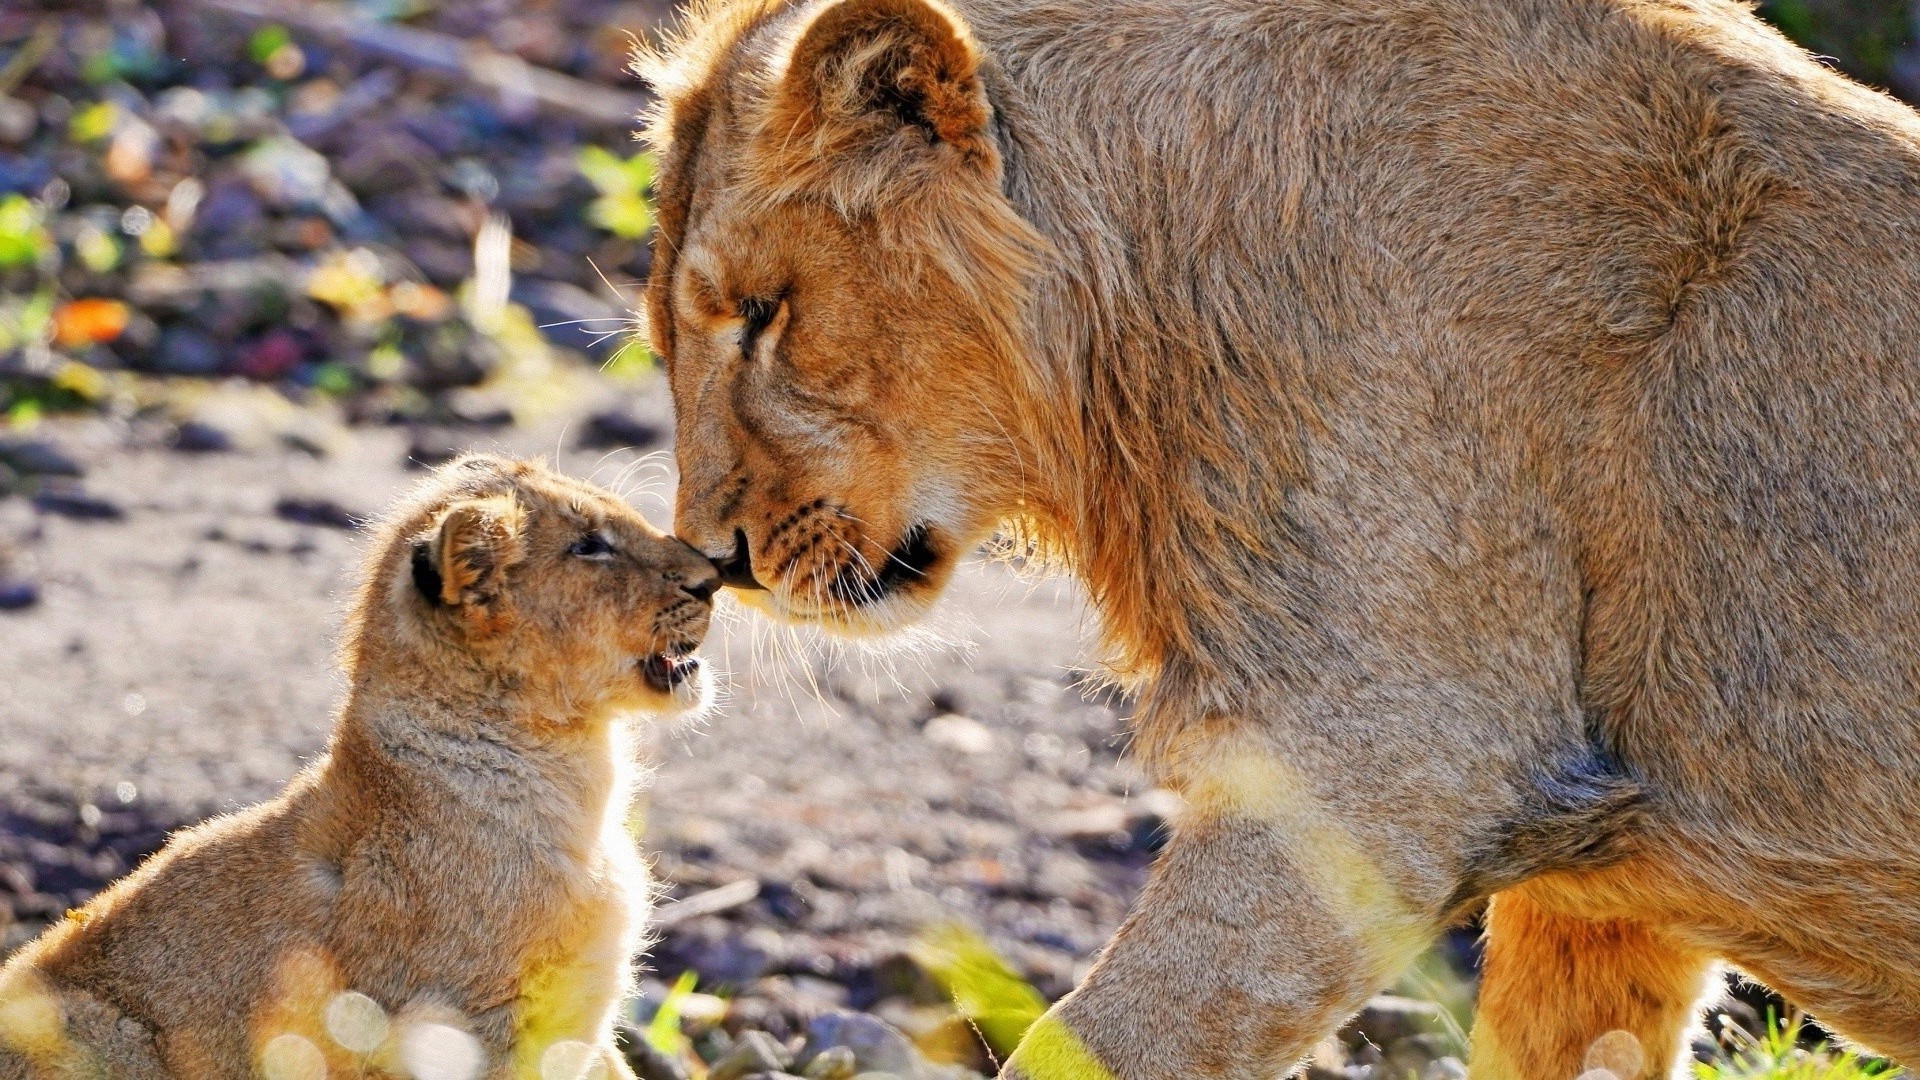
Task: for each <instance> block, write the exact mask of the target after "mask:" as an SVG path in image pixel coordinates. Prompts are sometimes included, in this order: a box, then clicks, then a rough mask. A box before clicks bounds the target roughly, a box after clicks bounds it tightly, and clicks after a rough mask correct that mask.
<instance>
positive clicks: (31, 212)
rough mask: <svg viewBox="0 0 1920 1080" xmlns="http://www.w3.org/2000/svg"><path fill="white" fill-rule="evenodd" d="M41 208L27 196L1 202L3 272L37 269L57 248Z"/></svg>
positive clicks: (0, 254) (8, 197) (15, 196)
mask: <svg viewBox="0 0 1920 1080" xmlns="http://www.w3.org/2000/svg"><path fill="white" fill-rule="evenodd" d="M41 217H42V215H41V213H40V208H39V207H38V206H35V205H34V204H33V202H32V201H31V200H29V199H28V198H27V197H26V196H24V195H18V194H15V195H8V196H7V197H6V198H4V199H0V270H5V269H10V268H13V267H19V266H33V265H35V264H36V263H38V262H39V261H40V260H41V259H42V258H44V257H45V256H46V255H47V253H48V252H49V251H51V250H52V248H53V237H52V236H51V235H49V234H48V232H47V227H46V224H45V222H43V221H42V220H41Z"/></svg>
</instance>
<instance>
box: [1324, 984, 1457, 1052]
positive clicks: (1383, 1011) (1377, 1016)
mask: <svg viewBox="0 0 1920 1080" xmlns="http://www.w3.org/2000/svg"><path fill="white" fill-rule="evenodd" d="M1441 1027H1442V1023H1441V1020H1440V1006H1438V1005H1435V1004H1434V1003H1433V1002H1430V1001H1416V1000H1414V999H1413V998H1404V997H1399V996H1396V995H1394V994H1378V995H1375V996H1374V998H1373V1000H1372V1001H1369V1002H1367V1004H1366V1007H1365V1008H1362V1009H1361V1010H1360V1013H1359V1015H1357V1016H1355V1017H1354V1018H1353V1019H1352V1020H1349V1021H1348V1022H1347V1025H1346V1026H1345V1027H1343V1028H1341V1029H1340V1039H1341V1041H1342V1042H1345V1043H1346V1044H1347V1045H1348V1046H1353V1045H1355V1044H1357V1043H1359V1042H1361V1041H1362V1037H1363V1036H1364V1037H1365V1039H1367V1040H1371V1041H1372V1042H1375V1043H1378V1044H1379V1045H1381V1046H1391V1045H1392V1044H1393V1043H1395V1042H1398V1041H1399V1040H1401V1039H1404V1038H1407V1037H1408V1036H1411V1035H1420V1034H1425V1033H1427V1032H1434V1031H1439V1030H1440V1029H1441Z"/></svg>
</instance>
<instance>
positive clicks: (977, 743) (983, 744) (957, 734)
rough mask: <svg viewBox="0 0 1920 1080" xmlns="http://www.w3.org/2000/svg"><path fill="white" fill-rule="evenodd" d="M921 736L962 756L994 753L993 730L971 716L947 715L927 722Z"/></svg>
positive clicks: (921, 730)
mask: <svg viewBox="0 0 1920 1080" xmlns="http://www.w3.org/2000/svg"><path fill="white" fill-rule="evenodd" d="M920 734H921V735H922V736H924V737H925V738H926V740H927V741H928V742H930V743H933V744H935V745H937V746H944V747H946V748H947V749H949V750H954V751H958V752H959V753H962V754H990V753H992V752H993V746H994V737H993V729H992V728H990V727H988V726H987V725H985V724H983V723H981V722H980V721H978V720H975V719H973V718H972V717H969V716H961V715H959V714H957V713H945V714H943V715H940V716H936V717H934V718H933V719H931V720H929V721H927V726H926V727H923V728H921V729H920Z"/></svg>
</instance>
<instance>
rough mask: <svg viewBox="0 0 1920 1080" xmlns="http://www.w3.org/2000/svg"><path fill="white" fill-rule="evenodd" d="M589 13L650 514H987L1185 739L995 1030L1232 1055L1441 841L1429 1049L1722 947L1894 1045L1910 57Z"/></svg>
mask: <svg viewBox="0 0 1920 1080" xmlns="http://www.w3.org/2000/svg"><path fill="white" fill-rule="evenodd" d="M646 67H647V70H648V74H649V77H650V78H652V80H653V81H654V84H655V86H656V88H657V89H658V90H659V91H660V93H661V95H662V105H661V107H660V110H659V113H658V115H657V116H656V117H655V118H654V122H653V125H652V137H653V140H654V143H655V145H656V146H657V147H658V148H659V149H660V151H661V153H662V161H661V167H660V169H659V172H658V174H657V180H656V190H657V191H658V193H659V196H660V217H659V221H660V233H659V237H658V240H657V242H656V247H655V251H656V256H655V259H654V263H653V279H652V282H651V289H650V291H649V309H650V310H649V318H650V323H651V327H650V330H651V334H652V337H653V340H654V343H655V345H656V347H657V350H658V351H659V353H660V354H661V355H662V356H663V357H664V358H665V359H666V361H667V364H668V367H669V372H670V376H671V380H672V385H673V393H674V397H675V401H676V404H677V407H678V410H679V427H678V440H679V441H678V447H677V449H678V453H679V458H680V466H681V471H682V485H681V490H680V505H679V518H678V528H679V531H680V533H681V535H682V536H685V537H687V538H688V539H689V540H690V541H692V542H693V543H695V544H697V545H699V546H701V547H702V548H703V549H704V550H706V551H707V552H708V553H709V554H710V555H712V556H715V557H720V558H723V559H725V560H726V562H727V567H728V569H729V579H730V580H732V581H736V582H738V583H740V584H742V585H750V584H753V583H758V584H762V585H765V586H767V591H765V592H757V593H751V594H747V598H748V599H749V602H752V603H757V604H759V605H760V606H762V607H763V608H766V609H768V610H771V611H774V612H777V613H779V614H781V615H784V616H786V617H789V618H797V619H806V620H811V621H816V622H819V623H823V624H826V625H829V626H835V627H839V628H842V629H845V630H848V631H851V632H867V631H874V630H884V629H887V628H890V627H892V626H894V625H897V624H899V623H901V622H903V621H905V620H907V619H910V618H913V617H915V616H917V615H918V614H919V613H920V612H922V611H923V610H925V608H926V607H927V605H928V604H929V603H930V602H931V600H932V598H933V596H934V595H935V594H936V593H937V592H938V591H939V589H940V587H941V586H942V584H943V583H944V582H945V581H946V580H947V576H948V574H949V573H950V571H951V568H952V566H953V563H954V561H955V559H956V558H958V557H959V556H961V555H963V554H964V553H965V552H967V551H968V550H970V549H971V548H973V547H974V545H976V544H977V543H979V542H980V541H981V540H982V539H984V538H985V537H987V536H988V535H990V534H991V533H993V532H994V531H995V530H999V529H1008V528H1011V529H1012V530H1013V533H1014V535H1015V536H1016V537H1021V538H1024V539H1025V540H1026V541H1029V542H1031V543H1032V544H1033V545H1034V546H1035V547H1036V548H1037V549H1038V550H1039V551H1041V552H1042V553H1048V554H1055V555H1058V556H1060V557H1062V558H1063V560H1064V561H1065V562H1066V564H1068V565H1069V566H1071V568H1072V569H1073V570H1074V571H1075V572H1077V573H1078V574H1079V575H1080V576H1081V577H1082V578H1083V580H1084V581H1085V582H1086V584H1087V586H1088V588H1089V591H1090V592H1091V594H1092V597H1093V599H1094V602H1095V604H1096V605H1097V607H1098V609H1099V613H1100V617H1101V620H1102V623H1103V626H1104V628H1105V631H1106V636H1107V640H1108V642H1109V644H1110V645H1111V646H1112V648H1113V653H1114V667H1115V670H1116V671H1117V672H1118V673H1119V674H1120V675H1121V677H1123V678H1126V679H1129V680H1131V681H1132V682H1133V684H1134V685H1135V686H1136V687H1137V688H1138V690H1139V692H1140V702H1141V707H1140V710H1139V716H1138V723H1139V736H1140V737H1139V746H1140V747H1141V749H1142V752H1143V754H1144V756H1145V759H1146V760H1147V762H1148V763H1149V765H1150V766H1151V767H1152V768H1154V769H1156V770H1157V771H1158V773H1159V775H1160V776H1161V777H1162V778H1163V779H1164V780H1165V781H1166V782H1168V783H1171V784H1175V785H1178V786H1180V787H1182V788H1184V789H1185V790H1186V791H1187V792H1188V794H1189V795H1190V796H1191V798H1190V812H1189V816H1188V820H1187V821H1186V822H1185V823H1184V824H1183V825H1182V827H1181V829H1180V832H1179V835H1177V836H1176V837H1175V838H1174V840H1173V841H1172V843H1171V844H1170V845H1169V846H1168V849H1167V852H1166V854H1165V856H1164V858H1163V860H1162V862H1161V865H1160V867H1159V869H1158V871H1157V874H1156V876H1155V878H1154V880H1153V882H1152V883H1151V885H1150V886H1149V887H1148V888H1147V890H1146V893H1145V895H1144V897H1143V898H1142V900H1141V902H1140V906H1139V909H1138V911H1137V913H1136V914H1135V916H1134V918H1133V919H1132V920H1131V921H1130V922H1129V923H1128V924H1127V925H1126V927H1125V928H1124V929H1122V930H1121V932H1120V934H1119V936H1118V937H1117V938H1116V939H1115V941H1114V943H1113V944H1112V946H1111V947H1110V948H1108V949H1107V951H1106V952H1105V953H1104V954H1103V956H1102V957H1101V960H1100V962H1099V964H1098V965H1097V966H1096V967H1095V968H1094V969H1093V971H1092V973H1091V974H1090V975H1089V976H1088V977H1087V979H1086V981H1085V983H1084V984H1083V985H1082V986H1081V988H1080V989H1079V991H1078V992H1077V993H1076V994H1075V995H1074V996H1073V997H1071V998H1070V999H1068V1000H1067V1001H1065V1002H1064V1003H1062V1005H1061V1006H1060V1007H1059V1009H1058V1010H1057V1011H1056V1012H1055V1013H1054V1016H1053V1019H1052V1020H1050V1021H1049V1022H1048V1023H1047V1024H1043V1025H1042V1027H1041V1028H1039V1029H1038V1034H1037V1035H1036V1037H1035V1038H1033V1039H1030V1040H1029V1044H1028V1048H1027V1049H1023V1051H1022V1053H1021V1054H1020V1055H1017V1056H1016V1058H1015V1068H1016V1071H1019V1070H1021V1069H1024V1070H1025V1071H1027V1072H1030V1073H1038V1072H1041V1071H1042V1066H1047V1067H1052V1066H1060V1067H1063V1068H1064V1067H1070V1066H1073V1065H1074V1064H1075V1063H1076V1062H1078V1063H1085V1062H1086V1061H1088V1060H1098V1061H1099V1062H1101V1063H1102V1064H1103V1065H1104V1067H1105V1068H1106V1069H1107V1070H1108V1071H1110V1072H1111V1073H1112V1074H1113V1075H1114V1076H1117V1077H1120V1078H1122V1080H1158V1078H1164V1077H1174V1076H1177V1077H1196V1078H1197V1077H1247V1078H1267V1077H1272V1076H1277V1075H1281V1074H1283V1073H1284V1072H1285V1071H1286V1070H1287V1069H1289V1068H1291V1067H1292V1066H1293V1064H1294V1063H1295V1062H1296V1061H1298V1060H1299V1059H1300V1057H1301V1055H1302V1054H1303V1053H1304V1052H1305V1051H1306V1050H1307V1049H1308V1048H1309V1047H1310V1046H1312V1045H1313V1043H1314V1042H1315V1040H1316V1039H1318V1038H1319V1037H1321V1035H1322V1034H1323V1033H1324V1032H1327V1031H1329V1030H1331V1029H1332V1028H1333V1027H1334V1026H1335V1025H1336V1024H1337V1023H1339V1021H1340V1018H1341V1017H1343V1016H1344V1015H1346V1014H1348V1013H1349V1012H1351V1011H1352V1010H1353V1009H1354V1008H1355V1007H1356V1006H1357V1005H1358V1004H1359V1003H1361V1002H1362V1001H1364V1000H1365V998H1366V996H1367V995H1368V994H1369V993H1371V992H1372V991H1373V990H1375V989H1376V988H1378V987H1379V986H1380V985H1382V983H1383V982H1385V981H1386V980H1388V979H1389V978H1391V977H1392V975H1393V973H1394V972H1396V971H1398V970H1399V969H1400V968H1401V967H1402V966H1403V965H1404V964H1405V963H1406V962H1407V961H1408V960H1409V959H1410V958H1411V957H1412V956H1413V955H1414V954H1415V953H1416V952H1417V951H1418V950H1419V949H1420V948H1421V946H1422V945H1424V944H1425V943H1426V942H1428V941H1430V940H1432V937H1433V935H1434V934H1435V932H1436V931H1438V930H1439V928H1441V927H1442V926H1444V925H1446V924H1447V923H1448V922H1449V921H1452V920H1455V919H1457V918H1459V917H1460V916H1462V915H1463V914H1464V913H1466V912H1469V911H1471V910H1474V909H1475V908H1476V907H1477V906H1478V904H1479V902H1480V901H1481V900H1482V899H1483V898H1485V897H1487V896H1489V895H1492V897H1493V900H1492V907H1491V911H1490V915H1489V921H1488V926H1489V932H1490V934H1491V943H1490V946H1489V952H1488V959H1487V965H1486V971H1485V983H1484V990H1483V993H1482V996H1481V999H1480V1010H1479V1025H1478V1030H1477V1032H1476V1035H1475V1040H1474V1042H1475V1046H1474V1060H1473V1065H1472V1067H1473V1069H1474V1072H1475V1075H1476V1076H1478V1077H1485V1078H1491V1077H1512V1078H1524V1080H1566V1078H1570V1077H1573V1076H1575V1075H1576V1074H1578V1073H1580V1072H1581V1071H1582V1070H1583V1069H1584V1068H1586V1067H1587V1066H1588V1065H1589V1064H1591V1063H1593V1062H1596V1061H1598V1062H1600V1063H1602V1064H1605V1065H1606V1067H1607V1068H1609V1069H1610V1070H1612V1071H1613V1072H1614V1074H1615V1075H1617V1076H1620V1077H1621V1078H1622V1080H1630V1078H1631V1077H1633V1076H1637V1075H1646V1076H1654V1075H1664V1074H1666V1073H1667V1072H1668V1071H1669V1070H1671V1069H1672V1068H1673V1067H1674V1063H1675V1061H1676V1059H1677V1056H1678V1055H1679V1053H1680V1051H1681V1049H1682V1048H1683V1047H1684V1045H1685V1040H1684V1038H1683V1035H1682V1032H1683V1030H1684V1029H1685V1028H1686V1027H1687V1026H1688V1024H1689V1023H1690V1022H1691V1019H1692V1015H1693V1011H1694V1008H1695V1005H1696V1003H1697V1002H1698V1000H1699V998H1700V996H1701V994H1702V993H1703V991H1704V990H1705V988H1706V987H1708V986H1710V985H1711V984H1712V980H1711V978H1710V973H1711V971H1712V968H1713V966H1714V965H1715V964H1716V963H1717V962H1719V961H1723V960H1724V961H1731V962H1732V963H1734V964H1736V965H1738V966H1739V967H1740V968H1742V969H1744V970H1745V971H1747V972H1749V973H1751V974H1752V975H1754V976H1755V977H1757V978H1759V979H1761V980H1763V981H1765V982H1767V983H1768V984H1770V985H1772V986H1774V987H1776V988H1777V989H1779V990H1780V991H1781V992H1783V993H1785V994H1786V995H1787V996H1788V997H1790V998H1792V999H1793V1000H1795V1001H1797V1002H1798V1003H1800V1004H1802V1005H1804V1006H1806V1007H1808V1008H1809V1009H1811V1010H1812V1011H1813V1012H1814V1013H1815V1014H1816V1015H1817V1016H1818V1017H1819V1018H1820V1020H1822V1021H1823V1022H1826V1023H1828V1024H1829V1025H1830V1026H1831V1027H1833V1028H1834V1029H1835V1030H1837V1031H1840V1032H1843V1033H1845V1034H1846V1035H1848V1036H1850V1037H1852V1038H1855V1039H1857V1040H1859V1041H1860V1042H1862V1043H1864V1044H1866V1045H1868V1046H1871V1047H1875V1048H1877V1049H1879V1050H1881V1051H1883V1052H1886V1053H1889V1054H1893V1055H1896V1056H1901V1057H1904V1058H1905V1059H1906V1061H1907V1062H1908V1063H1909V1064H1920V887H1917V883H1920V800H1916V799H1915V797H1914V793H1915V791H1916V790H1920V303H1917V302H1916V297H1920V257H1916V252H1920V119H1917V118H1916V116H1915V115H1914V113H1913V112H1911V111H1910V110H1908V109H1907V108H1906V107H1905V106H1903V105H1900V104H1898V103H1897V102H1894V101H1892V100H1890V99H1888V98H1885V97H1883V96H1880V95H1878V94H1875V93H1873V92H1871V91H1868V90H1865V89H1863V88H1861V87H1859V86H1857V85H1854V84H1852V83H1850V82H1848V81H1847V80H1845V79H1844V78H1842V77H1840V76H1839V75H1836V74H1834V73H1833V72H1831V71H1828V70H1826V69H1824V68H1822V67H1821V66H1820V65H1819V64H1817V63H1815V62H1813V61H1812V60H1811V59H1810V58H1808V57H1807V56H1806V55H1805V54H1804V53H1802V52H1801V51H1800V50H1798V49H1796V48H1795V47H1793V46H1792V45H1791V44H1789V43H1788V42H1787V41H1786V40H1784V39H1783V38H1781V37H1780V36H1779V35H1778V34H1776V33H1775V32H1774V31H1772V30H1770V29H1768V28H1767V27H1765V26H1764V25H1762V24H1761V23H1760V22H1759V20H1757V19H1756V18H1754V16H1753V14H1752V13H1751V11H1750V10H1748V8H1746V7H1744V6H1742V5H1739V4H1736V3H1732V2H1727V0H946V2H943V0H704V2H702V3H700V4H698V5H697V6H696V8H695V9H694V11H693V12H692V13H691V15H690V17H689V20H688V22H687V25H686V27H685V29H684V30H683V31H682V33H681V34H680V35H679V37H678V38H677V40H675V41H674V42H672V43H671V44H670V46H669V47H668V48H667V50H666V51H665V53H664V55H661V56H656V57H652V58H651V59H650V60H649V61H648V62H647V64H646ZM1615 1031H1619V1032H1625V1033H1626V1034H1625V1035H1617V1036H1612V1037H1610V1038H1609V1039H1606V1040H1602V1041H1600V1042H1599V1044H1598V1045H1599V1046H1600V1047H1601V1050H1603V1051H1605V1053H1601V1051H1594V1050H1593V1048H1594V1047H1595V1046H1596V1040H1599V1039H1600V1037H1601V1036H1603V1035H1606V1034H1607V1033H1609V1032H1615ZM1622 1047H1631V1048H1633V1053H1630V1054H1629V1053H1627V1052H1626V1051H1625V1050H1620V1048H1622ZM1609 1048H1611V1049H1609ZM1614 1050H1620V1052H1619V1053H1614V1052H1613V1051H1614ZM1590 1051H1592V1052H1594V1053H1600V1055H1601V1056H1600V1058H1593V1059H1590V1058H1589V1056H1588V1055H1589V1053H1590ZM1601 1058H1604V1061H1601ZM1080 1075H1085V1074H1084V1073H1081V1074H1080Z"/></svg>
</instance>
